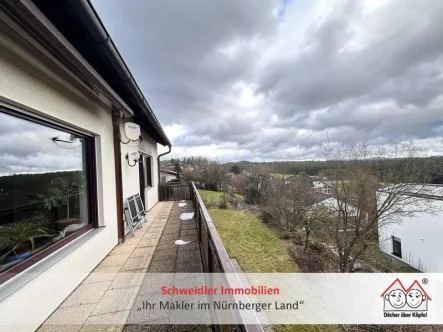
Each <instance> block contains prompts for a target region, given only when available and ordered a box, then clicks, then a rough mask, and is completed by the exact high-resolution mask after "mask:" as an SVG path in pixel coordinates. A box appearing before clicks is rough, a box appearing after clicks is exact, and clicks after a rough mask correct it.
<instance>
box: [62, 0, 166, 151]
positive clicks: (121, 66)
mask: <svg viewBox="0 0 443 332" xmlns="http://www.w3.org/2000/svg"><path fill="white" fill-rule="evenodd" d="M68 3H69V5H70V7H71V8H72V10H73V11H75V12H76V14H77V16H78V18H79V19H80V20H81V21H82V23H83V24H84V25H85V27H86V28H87V30H88V31H89V32H90V34H91V37H92V38H93V40H94V42H95V43H96V44H97V45H98V47H99V48H100V50H101V52H103V54H104V55H105V57H106V58H107V60H108V61H109V63H110V64H112V67H113V69H114V70H115V72H116V73H117V75H118V76H119V78H120V79H121V82H122V84H123V85H124V86H125V88H126V89H127V91H128V92H129V93H130V95H131V97H132V99H134V101H136V103H137V105H138V106H139V107H140V110H141V111H142V112H143V114H144V115H145V116H146V117H147V119H148V120H149V122H150V123H151V124H152V125H153V127H154V128H155V130H156V131H157V133H158V134H159V136H160V137H161V139H162V140H163V142H160V143H161V144H163V145H167V146H169V149H171V142H170V141H169V139H168V137H167V136H166V133H165V132H164V131H163V128H162V126H161V125H160V122H159V121H158V119H157V117H156V116H155V114H154V112H153V111H152V109H151V107H150V106H149V104H148V102H147V100H146V98H145V97H144V96H143V93H142V92H141V90H140V88H139V87H138V85H137V83H136V82H135V79H134V77H133V76H132V74H131V72H130V71H129V69H128V67H127V66H126V64H125V62H124V61H123V59H122V57H121V55H120V53H119V52H118V50H117V48H116V47H115V45H114V42H113V41H112V39H111V37H110V36H109V34H108V32H107V31H106V29H105V27H104V26H103V23H102V22H101V21H100V18H99V17H98V15H97V13H96V12H95V10H94V8H93V7H92V5H91V3H90V1H89V0H68Z"/></svg>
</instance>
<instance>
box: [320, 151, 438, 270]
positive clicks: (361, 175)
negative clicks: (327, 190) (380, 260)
mask: <svg viewBox="0 0 443 332" xmlns="http://www.w3.org/2000/svg"><path fill="white" fill-rule="evenodd" d="M323 151H324V153H325V157H326V160H327V161H328V166H329V169H328V179H329V178H330V179H332V180H331V181H329V183H328V185H330V186H331V187H332V192H333V195H334V197H335V204H334V205H333V207H331V208H332V209H334V210H335V211H333V212H334V213H331V214H330V216H331V217H330V220H329V226H328V229H329V231H330V232H329V233H330V238H331V240H332V241H331V242H332V245H333V247H334V251H335V252H336V254H337V257H338V263H339V269H340V272H351V271H352V270H353V267H354V264H355V262H356V260H357V259H358V258H359V257H360V256H361V255H362V253H363V252H364V251H365V250H366V249H367V248H368V247H369V246H371V245H375V244H377V242H378V231H379V230H380V229H381V228H383V227H385V226H387V225H389V224H390V223H400V222H401V220H402V218H403V217H407V216H412V215H415V214H417V213H435V212H437V206H436V205H435V204H434V201H433V200H432V199H431V198H432V195H436V194H437V193H436V192H437V191H441V187H432V186H429V185H428V181H429V179H430V178H431V176H435V175H436V174H439V172H441V165H438V164H436V163H433V162H432V161H431V160H430V159H428V158H421V157H423V154H422V151H420V150H419V149H418V148H417V147H415V146H414V145H413V144H412V143H406V144H405V143H401V144H392V145H390V146H381V147H378V148H376V149H375V148H370V147H369V146H368V145H366V144H350V143H348V144H345V145H344V146H342V147H341V148H340V149H338V150H334V149H332V148H331V147H330V146H323Z"/></svg>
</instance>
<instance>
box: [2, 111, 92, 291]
mask: <svg viewBox="0 0 443 332" xmlns="http://www.w3.org/2000/svg"><path fill="white" fill-rule="evenodd" d="M0 113H5V114H9V115H11V116H14V117H17V118H20V119H23V120H27V121H30V122H33V123H37V124H40V125H43V126H46V127H50V128H53V129H57V130H61V131H64V132H66V133H69V134H74V135H77V136H79V137H82V138H85V140H84V142H85V157H86V168H87V172H86V176H87V180H86V181H87V184H88V186H87V187H88V217H89V223H88V224H87V225H85V226H84V227H83V228H81V229H79V230H78V231H77V232H75V233H73V234H70V235H68V236H67V237H65V238H64V239H62V240H60V241H58V242H56V243H53V244H52V245H50V246H48V247H47V248H45V249H43V250H41V251H39V252H37V253H36V254H34V255H32V256H30V257H28V258H27V259H25V260H24V261H23V262H20V263H18V264H17V265H14V266H12V267H11V268H9V269H7V270H6V271H3V272H0V285H1V284H3V283H4V282H6V281H7V280H9V279H11V278H13V277H15V276H16V275H17V274H19V273H21V272H23V271H25V270H26V269H28V268H29V267H31V266H32V265H34V264H36V263H37V262H39V261H41V260H42V259H44V258H45V257H47V256H49V255H51V254H52V253H54V252H56V251H57V250H59V249H61V248H62V247H64V246H65V245H67V244H69V243H70V242H72V241H73V240H75V239H76V238H78V237H80V236H81V235H83V234H85V233H87V232H88V231H90V230H91V229H93V228H97V227H98V207H97V162H96V154H95V151H96V147H95V144H96V141H95V137H94V136H93V135H91V134H85V133H84V132H81V131H77V130H75V129H72V128H70V127H69V126H65V125H62V124H59V123H57V122H54V121H52V120H49V119H48V120H46V119H45V118H44V117H42V116H40V115H32V114H29V113H28V112H25V111H19V110H15V109H11V108H8V107H7V106H3V105H1V104H0Z"/></svg>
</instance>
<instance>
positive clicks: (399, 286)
mask: <svg viewBox="0 0 443 332" xmlns="http://www.w3.org/2000/svg"><path fill="white" fill-rule="evenodd" d="M424 280H426V281H427V279H424ZM381 297H382V298H383V304H384V305H383V310H384V311H394V312H395V311H397V312H399V311H400V312H417V311H427V310H428V303H429V301H432V299H431V297H430V296H429V295H428V294H427V293H426V291H425V289H424V288H423V286H422V285H421V284H420V283H419V282H418V281H417V280H414V282H413V283H412V284H411V286H409V287H408V288H406V287H405V286H404V285H403V283H402V282H401V281H400V279H399V278H397V279H395V280H394V282H393V283H392V284H390V285H389V287H388V288H386V290H385V291H384V292H383V293H382V294H381ZM402 316H404V315H402ZM414 316H416V315H415V314H414ZM423 316H424V317H426V316H425V315H423ZM385 317H388V316H386V315H385ZM389 317H392V316H389Z"/></svg>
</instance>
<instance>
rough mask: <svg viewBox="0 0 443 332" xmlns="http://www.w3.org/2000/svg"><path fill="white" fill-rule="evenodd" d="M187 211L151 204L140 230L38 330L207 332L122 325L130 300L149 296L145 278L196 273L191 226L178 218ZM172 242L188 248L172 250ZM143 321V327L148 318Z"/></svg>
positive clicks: (195, 241)
mask: <svg viewBox="0 0 443 332" xmlns="http://www.w3.org/2000/svg"><path fill="white" fill-rule="evenodd" d="M192 211H193V210H192V203H191V202H190V201H188V202H187V206H186V207H185V208H179V207H178V202H159V203H157V205H155V206H154V207H153V208H152V209H151V211H149V212H148V214H147V223H146V224H144V227H143V228H142V229H138V230H137V231H136V232H135V236H134V237H130V236H129V237H128V238H127V240H126V241H125V243H123V244H122V245H118V246H116V247H115V248H114V249H113V250H112V251H111V252H110V253H109V254H108V255H107V256H106V257H105V258H104V259H103V261H102V262H101V263H100V264H99V265H98V266H97V267H96V268H95V269H94V271H92V272H91V274H90V275H89V276H88V277H87V278H86V279H85V280H84V281H83V282H82V284H81V285H79V286H78V287H77V288H76V289H75V290H74V292H72V294H71V295H70V296H69V297H68V298H67V299H66V300H65V301H64V302H63V303H62V304H61V305H60V307H59V308H58V309H57V310H55V311H54V312H53V313H52V315H51V316H50V317H49V318H48V319H47V320H46V321H45V323H44V324H43V325H42V326H41V327H40V328H39V330H38V331H39V332H54V331H57V332H58V331H66V332H78V331H81V332H85V331H107V332H120V331H122V330H124V331H125V332H132V331H187V330H192V331H202V330H205V331H208V327H203V326H201V327H196V326H194V327H193V328H192V329H188V327H186V326H175V327H173V326H170V325H169V326H168V325H147V324H145V323H144V324H127V322H128V319H129V317H132V316H134V314H135V311H136V309H135V308H133V307H134V306H135V305H134V303H135V301H136V299H137V298H138V297H140V296H145V295H146V294H149V292H150V291H152V283H151V282H150V280H149V278H148V277H147V274H146V273H187V272H195V273H198V272H202V265H201V256H200V246H199V243H198V237H197V228H196V224H195V221H194V220H190V221H188V222H180V218H179V216H180V213H181V212H192ZM178 239H181V240H183V241H191V243H189V244H187V245H185V246H177V245H176V244H175V241H176V240H178ZM151 276H152V275H151ZM146 319H147V323H149V320H150V317H147V318H146ZM137 321H138V322H140V320H137ZM209 330H210V329H209Z"/></svg>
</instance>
